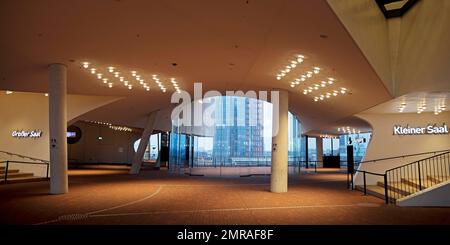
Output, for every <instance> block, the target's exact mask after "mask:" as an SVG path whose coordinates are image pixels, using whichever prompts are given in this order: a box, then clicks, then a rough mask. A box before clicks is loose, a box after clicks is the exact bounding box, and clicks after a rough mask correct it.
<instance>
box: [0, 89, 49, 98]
mask: <svg viewBox="0 0 450 245" xmlns="http://www.w3.org/2000/svg"><path fill="white" fill-rule="evenodd" d="M5 94H7V95H10V94H13V91H11V90H6V91H5ZM44 96H45V97H48V93H44Z"/></svg>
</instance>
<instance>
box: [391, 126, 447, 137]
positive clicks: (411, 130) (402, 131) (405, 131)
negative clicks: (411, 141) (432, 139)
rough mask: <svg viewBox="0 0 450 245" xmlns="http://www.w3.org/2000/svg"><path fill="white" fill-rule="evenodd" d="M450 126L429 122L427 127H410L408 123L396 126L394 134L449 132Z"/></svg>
mask: <svg viewBox="0 0 450 245" xmlns="http://www.w3.org/2000/svg"><path fill="white" fill-rule="evenodd" d="M448 133H449V130H448V126H447V125H446V124H445V123H444V124H442V126H437V125H436V124H433V125H431V124H429V125H428V126H426V127H410V126H408V125H406V127H403V126H398V125H396V126H394V132H393V134H394V135H423V134H448Z"/></svg>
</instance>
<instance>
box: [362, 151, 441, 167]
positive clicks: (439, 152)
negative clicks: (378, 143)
mask: <svg viewBox="0 0 450 245" xmlns="http://www.w3.org/2000/svg"><path fill="white" fill-rule="evenodd" d="M449 151H450V149H447V150H440V151H428V152H421V153H415V154H409V155H401V156H395V157H385V158H378V159H373V160H368V161H362V162H359V163H360V164H361V163H367V162H380V161H386V160H392V159H397V158H405V157H414V156H420V155H428V154H434V155H437V154H441V153H444V152H449ZM355 164H356V162H355Z"/></svg>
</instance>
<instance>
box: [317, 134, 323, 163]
mask: <svg viewBox="0 0 450 245" xmlns="http://www.w3.org/2000/svg"><path fill="white" fill-rule="evenodd" d="M316 150H317V152H316V154H317V161H318V163H317V167H318V168H322V167H323V139H322V138H321V137H317V138H316Z"/></svg>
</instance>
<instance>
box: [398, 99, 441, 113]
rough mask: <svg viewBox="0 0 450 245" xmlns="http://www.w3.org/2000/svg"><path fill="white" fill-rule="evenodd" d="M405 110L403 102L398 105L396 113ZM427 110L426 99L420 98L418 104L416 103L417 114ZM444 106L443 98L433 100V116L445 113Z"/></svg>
mask: <svg viewBox="0 0 450 245" xmlns="http://www.w3.org/2000/svg"><path fill="white" fill-rule="evenodd" d="M405 108H406V102H405V101H404V100H403V101H402V102H401V103H400V105H399V106H398V112H400V113H402V112H403V111H404V110H405ZM426 109H427V100H426V98H421V99H420V100H419V102H417V108H416V111H417V114H420V113H422V112H424V111H425V110H426ZM445 109H446V105H445V98H440V99H439V98H436V99H435V100H434V114H435V115H438V114H440V113H441V112H443V111H445Z"/></svg>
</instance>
